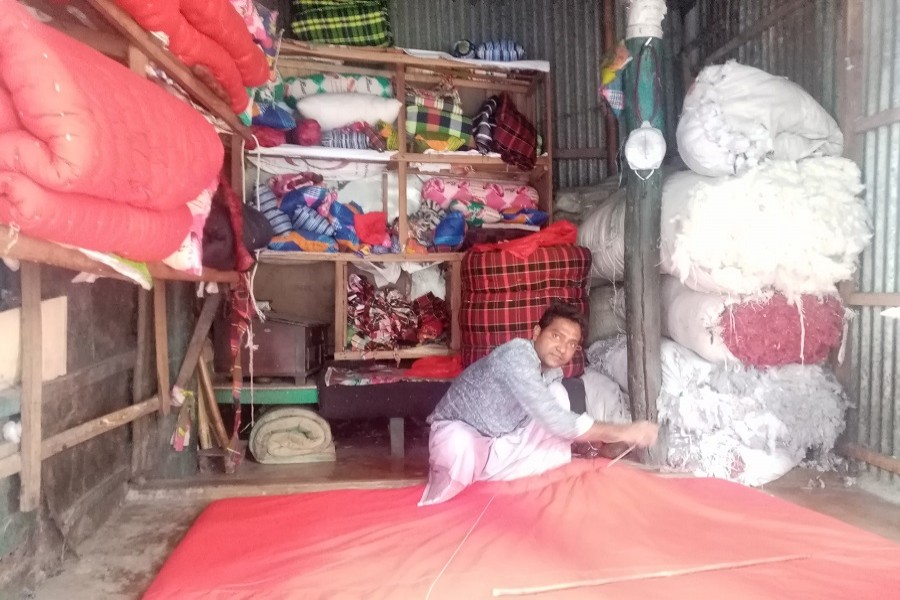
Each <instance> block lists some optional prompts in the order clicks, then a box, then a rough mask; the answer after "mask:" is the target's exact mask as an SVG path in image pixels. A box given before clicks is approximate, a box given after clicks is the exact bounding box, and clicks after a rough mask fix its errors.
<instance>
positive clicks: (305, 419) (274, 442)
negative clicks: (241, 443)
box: [249, 408, 335, 464]
mask: <svg viewBox="0 0 900 600" xmlns="http://www.w3.org/2000/svg"><path fill="white" fill-rule="evenodd" d="M249 446H250V452H251V453H252V454H253V458H255V459H256V461H257V462H261V463H263V464H288V463H305V462H326V461H333V460H335V454H334V440H333V439H332V437H331V427H330V426H329V425H328V421H326V420H325V419H323V418H322V417H320V416H319V415H317V414H316V413H314V412H313V411H311V410H307V409H305V408H279V409H276V410H271V411H269V412H267V413H266V414H264V415H263V416H262V417H261V418H260V419H257V420H256V424H255V425H254V426H253V430H252V431H251V432H250V443H249Z"/></svg>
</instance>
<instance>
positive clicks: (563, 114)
mask: <svg viewBox="0 0 900 600" xmlns="http://www.w3.org/2000/svg"><path fill="white" fill-rule="evenodd" d="M390 9H391V22H392V27H393V30H394V37H395V40H396V43H397V45H398V46H406V47H411V48H424V49H428V50H443V51H447V50H449V49H450V48H451V47H452V46H453V43H454V42H456V41H457V40H460V39H468V40H471V41H473V42H475V43H479V42H483V41H487V40H492V39H503V38H508V39H514V40H516V41H518V42H519V43H520V44H522V46H524V48H525V51H526V52H527V54H528V58H534V59H541V60H547V61H549V62H550V68H551V73H552V76H553V80H554V88H555V91H554V107H553V108H554V114H555V122H554V125H555V129H554V132H555V138H556V139H555V140H554V147H555V148H565V149H576V148H604V144H605V142H604V134H603V128H602V123H601V121H602V114H601V112H600V106H599V101H598V96H597V88H598V86H599V77H600V75H599V66H598V65H599V61H600V56H601V54H602V48H603V45H602V40H601V34H602V26H601V22H600V3H599V2H598V1H597V0H554V1H553V2H548V1H547V0H415V1H410V0H406V1H403V0H392V1H391V4H390ZM555 167H556V168H555V175H556V176H555V179H556V182H555V183H556V184H557V186H559V187H569V186H579V185H589V184H592V183H597V182H599V181H600V180H601V179H602V178H603V177H604V176H605V174H606V166H605V162H604V160H602V159H599V158H598V159H575V160H557V161H556V165H555Z"/></svg>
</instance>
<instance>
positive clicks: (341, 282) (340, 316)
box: [334, 186, 403, 356]
mask: <svg viewBox="0 0 900 600" xmlns="http://www.w3.org/2000/svg"><path fill="white" fill-rule="evenodd" d="M400 187H403V186H400ZM346 349H347V263H345V262H336V263H334V354H335V356H337V354H338V353H339V352H343V351H344V350H346Z"/></svg>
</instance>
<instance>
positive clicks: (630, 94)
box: [623, 37, 665, 463]
mask: <svg viewBox="0 0 900 600" xmlns="http://www.w3.org/2000/svg"><path fill="white" fill-rule="evenodd" d="M625 43H626V46H627V47H628V50H629V51H630V52H631V55H632V57H633V60H632V61H631V63H629V64H628V66H627V67H626V69H625V72H624V91H625V112H624V117H625V124H626V128H627V131H628V132H629V133H630V132H631V131H633V130H635V129H637V128H638V127H640V125H641V123H642V121H649V122H650V124H651V125H653V126H654V127H656V128H657V129H659V130H660V131H665V99H664V98H663V86H662V84H661V83H660V81H661V73H662V69H663V60H664V55H663V44H662V39H660V38H657V37H650V38H647V37H636V38H631V39H628V40H626V42H625ZM635 100H636V101H635ZM623 163H624V165H625V167H626V170H625V178H626V185H627V195H626V209H625V290H626V323H627V332H628V334H627V337H628V391H629V395H630V397H631V410H632V415H633V418H634V419H635V420H640V419H647V420H650V421H656V420H657V405H656V402H657V398H658V397H659V391H660V387H661V384H662V365H661V362H660V342H661V332H660V323H661V319H660V312H661V306H660V304H661V302H660V276H659V239H660V214H661V207H662V175H661V173H660V170H659V169H657V170H655V171H652V172H650V171H640V172H635V171H634V170H632V169H631V168H630V167H628V165H627V163H628V161H627V158H626V160H624V161H623ZM660 448H661V446H659V445H658V446H657V449H651V451H650V452H649V453H648V454H647V455H645V460H646V459H649V462H653V463H659V462H661V461H662V459H663V458H664V454H663V452H662V451H661V450H660Z"/></svg>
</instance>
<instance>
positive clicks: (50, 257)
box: [0, 225, 238, 283]
mask: <svg viewBox="0 0 900 600" xmlns="http://www.w3.org/2000/svg"><path fill="white" fill-rule="evenodd" d="M0 257H3V258H13V259H16V260H20V261H23V262H24V261H30V262H37V263H41V264H45V265H51V266H54V267H61V268H63V269H70V270H72V271H79V272H85V273H91V274H94V275H99V276H101V277H109V278H112V279H119V280H122V281H128V282H132V281H131V280H130V279H128V278H127V277H125V276H123V275H120V274H119V273H117V272H116V271H115V270H113V269H111V268H110V267H107V266H106V265H103V264H101V263H98V262H97V261H95V260H93V259H91V258H88V257H87V256H85V255H84V254H82V253H81V252H79V251H78V250H76V249H74V248H64V247H63V246H60V245H58V244H54V243H53V242H48V241H47V240H41V239H38V238H33V237H30V236H27V235H24V234H22V233H19V232H16V231H13V230H12V229H10V228H9V227H8V226H6V225H0ZM147 270H148V271H150V275H152V276H153V278H154V279H165V280H175V281H215V282H219V283H236V282H237V280H238V275H237V273H234V272H231V271H217V270H215V269H207V268H204V269H203V275H202V276H201V277H197V276H196V275H192V274H190V273H185V272H184V271H176V270H175V269H173V268H171V267H169V266H167V265H164V264H162V263H147ZM132 283H133V282H132Z"/></svg>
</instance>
